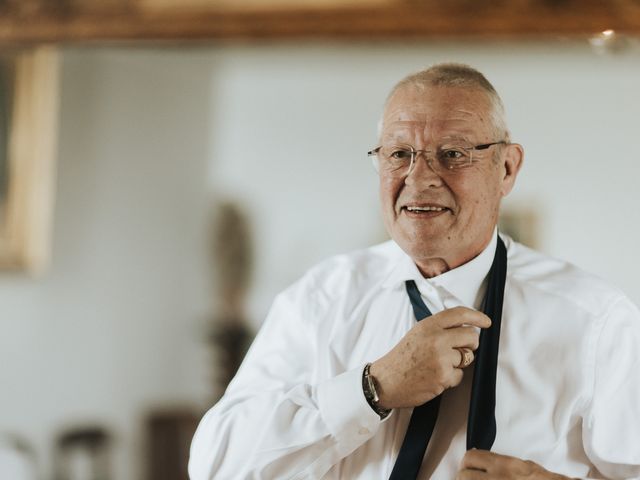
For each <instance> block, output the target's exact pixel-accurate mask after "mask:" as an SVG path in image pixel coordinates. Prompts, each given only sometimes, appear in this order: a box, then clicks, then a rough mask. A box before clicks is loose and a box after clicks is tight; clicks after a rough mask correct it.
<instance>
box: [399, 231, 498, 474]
mask: <svg viewBox="0 0 640 480" xmlns="http://www.w3.org/2000/svg"><path fill="white" fill-rule="evenodd" d="M506 274H507V249H506V247H505V245H504V242H503V241H502V239H501V238H500V237H499V236H498V244H497V246H496V254H495V256H494V258H493V264H492V265H491V270H489V275H488V278H487V292H486V294H485V297H484V300H483V308H482V310H483V312H484V313H485V314H486V315H487V316H488V317H489V318H491V322H492V323H491V327H490V328H487V329H483V330H482V331H481V333H480V346H479V347H478V350H476V352H475V369H474V374H473V383H472V389H471V400H470V403H469V419H468V424H467V449H471V448H479V449H483V450H490V449H491V446H492V445H493V442H494V440H495V437H496V418H495V405H496V372H497V367H498V346H499V342H500V322H501V319H502V304H503V298H504V286H505V282H506ZM405 286H406V290H407V294H408V295H409V299H410V300H411V306H412V307H413V313H414V314H415V317H416V320H418V321H420V320H423V319H425V318H427V317H429V316H430V315H431V312H430V311H429V309H428V308H427V306H426V305H425V304H424V302H423V301H422V297H421V296H420V291H419V290H418V287H417V286H416V284H415V282H414V281H413V280H408V281H407V282H406V284H405ZM440 398H441V396H437V397H435V398H433V399H431V400H429V401H428V402H427V403H425V404H423V405H420V406H419V407H416V408H414V409H413V412H412V414H411V420H410V421H409V426H408V427H407V433H406V434H405V437H404V440H403V442H402V447H400V452H399V454H398V458H397V459H396V463H395V465H394V466H393V471H392V472H391V476H390V477H389V480H414V479H416V478H417V477H418V472H419V471H420V466H421V465H422V460H423V458H424V454H425V452H426V450H427V446H428V444H429V440H430V439H431V435H432V434H433V430H434V428H435V425H436V419H437V418H438V410H439V407H440Z"/></svg>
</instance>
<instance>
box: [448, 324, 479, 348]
mask: <svg viewBox="0 0 640 480" xmlns="http://www.w3.org/2000/svg"><path fill="white" fill-rule="evenodd" d="M443 335H444V336H445V338H446V340H445V341H446V342H447V344H448V345H451V346H452V347H454V348H457V347H461V348H470V349H471V350H477V349H478V345H479V344H480V332H478V330H477V329H476V327H456V328H449V329H447V330H445V331H444V332H443Z"/></svg>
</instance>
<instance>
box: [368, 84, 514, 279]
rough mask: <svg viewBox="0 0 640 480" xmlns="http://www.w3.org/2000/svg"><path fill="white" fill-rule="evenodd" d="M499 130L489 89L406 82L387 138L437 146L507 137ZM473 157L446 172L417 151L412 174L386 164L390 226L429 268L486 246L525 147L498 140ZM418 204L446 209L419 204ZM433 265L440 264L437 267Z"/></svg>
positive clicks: (383, 190) (389, 109) (383, 183)
mask: <svg viewBox="0 0 640 480" xmlns="http://www.w3.org/2000/svg"><path fill="white" fill-rule="evenodd" d="M495 136H496V134H495V132H494V131H493V124H492V122H491V104H490V102H489V99H488V97H487V95H486V94H485V93H484V92H483V91H481V90H475V89H473V90H470V89H465V88H461V87H428V88H426V89H422V90H420V89H418V88H416V87H413V86H407V87H403V88H401V89H400V90H399V91H397V92H396V93H395V94H394V95H393V96H392V97H391V98H390V99H389V102H388V103H387V106H386V108H385V112H384V117H383V126H382V132H381V137H380V143H381V145H398V144H402V145H410V146H412V147H413V148H415V149H416V150H428V151H430V152H435V151H436V149H437V148H438V147H440V146H442V145H444V144H448V145H450V144H458V145H459V144H467V145H480V144H485V143H491V142H496V141H501V140H504V139H503V138H495ZM429 157H430V158H433V156H432V155H431V154H429ZM473 159H474V162H473V163H472V164H471V165H470V166H468V167H466V168H464V169H461V170H457V171H447V172H444V173H441V174H439V175H438V174H436V173H435V172H434V171H433V169H432V168H431V167H430V166H429V165H428V163H427V161H426V160H425V156H424V155H419V156H418V158H417V159H416V163H415V165H414V167H413V169H412V171H411V173H410V174H409V175H405V176H400V177H394V176H391V175H388V174H385V173H384V172H383V171H382V170H381V174H380V198H381V203H382V211H383V217H384V221H385V226H386V228H387V231H388V232H389V234H390V235H391V237H392V238H393V239H394V240H395V241H396V242H397V243H398V245H400V247H401V248H402V249H403V250H404V251H405V252H407V254H409V255H410V256H411V257H412V258H413V260H414V261H415V262H416V264H417V265H418V267H419V268H420V270H421V271H422V273H423V274H425V275H427V276H432V275H435V274H437V273H442V272H443V271H446V270H448V269H450V268H455V267H457V266H459V265H461V264H463V263H466V262H467V261H469V260H471V259H472V258H474V257H475V256H476V255H478V254H479V253H480V252H481V251H482V250H483V249H484V248H485V247H486V245H487V244H488V242H489V241H490V239H491V235H492V233H493V230H494V227H495V225H496V223H497V219H498V209H499V206H500V200H501V198H502V197H503V196H504V195H506V194H507V193H509V191H510V190H511V188H512V187H513V183H514V182H515V177H516V175H517V172H518V169H519V168H520V164H521V160H522V148H521V147H520V145H516V144H511V145H509V146H504V145H495V146H492V147H490V148H489V149H487V150H479V151H474V152H473ZM433 161H435V160H433ZM413 207H422V208H425V207H436V208H438V209H441V210H431V211H416V210H415V209H413ZM412 210H413V211H412ZM434 265H440V267H436V270H435V271H434Z"/></svg>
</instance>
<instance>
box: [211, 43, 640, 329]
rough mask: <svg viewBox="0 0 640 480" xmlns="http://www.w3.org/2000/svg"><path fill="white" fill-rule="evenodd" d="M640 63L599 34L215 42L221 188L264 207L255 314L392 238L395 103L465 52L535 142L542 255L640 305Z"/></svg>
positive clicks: (257, 209) (520, 132)
mask: <svg viewBox="0 0 640 480" xmlns="http://www.w3.org/2000/svg"><path fill="white" fill-rule="evenodd" d="M639 58H640V52H638V51H632V52H629V53H628V54H625V55H619V56H611V57H602V56H598V55H596V54H594V53H593V52H592V51H591V50H590V48H589V47H588V45H587V44H586V42H585V43H566V42H558V43H547V44H517V45H513V44H489V43H487V44H482V43H480V44H475V45H468V44H449V43H443V44H436V45H395V46H382V45H377V46H364V45H361V46H343V45H332V46H299V47H285V46H280V47H278V46H267V47H238V48H226V49H223V50H218V51H216V53H215V62H214V63H215V65H214V68H215V72H214V74H213V75H214V94H213V96H212V102H213V105H212V109H213V112H214V119H215V120H214V125H213V130H212V131H211V138H212V139H214V141H212V150H211V155H212V159H213V162H212V165H213V169H212V172H211V184H212V185H213V186H214V189H215V190H218V191H219V190H220V189H224V190H225V191H229V192H232V193H233V194H234V195H237V196H239V197H241V198H244V200H245V202H246V203H247V205H249V206H250V207H251V208H252V215H253V217H254V220H255V222H256V232H257V236H258V237H259V239H260V245H261V251H260V262H259V265H258V272H257V279H258V282H257V287H256V289H255V291H254V295H253V299H252V306H253V310H252V311H253V312H254V317H255V318H256V319H257V320H258V321H259V320H260V319H261V318H262V317H263V316H264V313H265V310H266V308H267V306H268V303H269V300H270V299H271V298H272V297H273V295H274V294H275V293H276V292H277V291H278V290H280V289H281V288H282V287H283V286H284V285H285V284H287V283H289V282H291V281H292V280H293V279H294V278H296V277H297V276H298V275H299V273H300V270H301V267H302V266H308V265H310V264H312V263H314V262H316V261H318V260H319V259H321V258H323V257H325V256H326V255H329V254H332V253H336V252H340V251H344V250H345V249H347V250H348V249H352V248H358V247H361V246H363V245H367V244H369V243H372V242H374V241H377V240H378V239H380V238H383V235H384V234H383V232H382V229H381V227H380V221H379V219H378V205H377V196H376V195H377V193H376V177H375V174H374V172H373V171H372V169H371V168H370V165H369V162H368V161H367V159H366V157H365V152H366V151H367V150H368V149H369V148H370V147H372V146H374V145H375V143H376V138H375V126H376V122H377V119H378V117H379V115H380V112H381V106H382V102H383V100H384V98H385V96H386V93H387V92H388V90H389V88H390V87H391V86H392V85H393V84H394V83H395V82H396V81H397V80H398V79H399V78H400V77H401V76H403V75H404V74H405V73H408V72H411V71H414V70H416V69H418V68H420V67H422V66H425V65H428V64H431V63H434V62H438V61H451V60H454V61H461V62H466V63H470V64H471V65H474V66H476V67H477V68H479V69H480V70H481V71H483V72H484V73H485V74H486V75H487V76H488V77H489V79H490V80H491V81H493V82H494V84H495V86H496V88H497V89H498V91H499V92H500V93H501V95H502V97H503V100H504V102H505V104H506V108H507V115H508V119H509V120H510V126H511V130H512V137H513V139H514V141H518V142H520V143H522V144H523V145H524V147H525V151H526V163H525V167H524V170H523V171H522V173H521V176H520V179H519V181H518V185H517V187H516V190H515V191H514V192H513V193H512V195H511V196H510V198H509V199H508V203H510V204H512V205H515V206H518V205H528V206H534V207H535V208H536V209H537V210H538V211H539V218H540V223H541V231H540V240H541V248H542V249H543V250H545V251H546V252H548V253H550V254H552V255H555V256H559V257H563V258H567V259H569V260H571V261H573V262H575V263H577V264H578V265H580V266H582V267H583V268H586V269H588V270H590V271H592V272H595V273H597V274H599V275H601V276H603V277H605V278H607V279H609V280H611V281H612V282H614V283H616V284H617V285H619V286H620V287H622V288H623V289H624V290H625V291H626V292H627V293H628V294H629V295H630V296H631V297H632V298H633V299H634V300H635V301H636V302H638V303H640V283H639V282H637V281H635V272H634V269H633V265H634V264H635V263H636V262H637V256H636V245H639V244H640V225H639V224H638V222H637V221H636V212H637V211H638V208H639V207H640V192H639V191H638V189H637V188H636V182H637V178H638V175H639V174H640V166H639V165H640V150H638V149H637V148H635V147H634V142H635V138H636V137H637V131H638V127H637V125H638V122H637V119H638V118H640V92H639V91H638V85H640V62H638V59H639Z"/></svg>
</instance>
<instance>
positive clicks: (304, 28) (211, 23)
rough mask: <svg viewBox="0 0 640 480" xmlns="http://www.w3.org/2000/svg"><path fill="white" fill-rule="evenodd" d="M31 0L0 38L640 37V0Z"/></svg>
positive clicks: (2, 22)
mask: <svg viewBox="0 0 640 480" xmlns="http://www.w3.org/2000/svg"><path fill="white" fill-rule="evenodd" d="M23 1H26V2H27V5H29V3H28V2H29V1H30V2H31V3H30V5H31V8H25V7H22V8H18V7H16V5H20V3H18V2H12V1H10V0H9V1H7V0H4V2H3V1H2V0H0V43H1V44H5V45H8V44H32V43H41V42H54V43H55V42H64V43H73V42H113V41H125V42H139V41H158V40H161V41H207V40H259V39H290V40H296V39H318V38H331V39H360V40H368V39H386V38H404V39H406V38H458V39H460V38H461V39H464V38H470V39H472V38H497V39H499V38H540V37H552V36H569V37H581V36H585V35H591V34H594V33H597V32H600V31H602V30H605V29H615V30H617V31H619V32H621V33H626V34H629V35H640V0H609V1H596V0H537V1H533V0H484V1H481V0H473V1H472V0H447V1H443V0H422V1H404V2H397V3H388V4H382V5H380V4H378V5H377V6H376V5H372V6H371V7H363V6H358V7H349V6H348V2H346V5H347V6H345V7H340V8H338V7H331V8H320V7H306V8H302V7H299V8H295V9H294V8H276V7H273V8H268V9H267V8H262V9H256V8H254V9H243V10H240V9H234V8H231V7H228V8H220V7H218V8H214V7H213V6H212V7H211V8H200V9H195V8H190V9H189V8H180V7H179V4H180V0H175V1H176V5H177V6H176V7H171V8H164V9H163V8H154V9H144V8H141V7H139V6H138V7H136V4H129V3H127V0H120V1H119V2H113V4H112V5H111V6H110V7H104V6H103V8H100V9H97V8H96V9H91V8H86V7H85V8H81V7H77V6H74V5H76V4H75V3H69V2H68V1H66V2H65V1H64V0H55V1H52V0H49V2H47V3H46V4H47V5H49V7H48V8H45V7H43V6H42V5H44V4H45V3H39V2H44V0H23ZM94 1H95V0H94ZM87 2H88V3H87V4H88V5H90V4H91V2H90V1H89V0H87ZM39 5H40V6H39ZM51 5H53V7H51ZM360 5H361V3H360Z"/></svg>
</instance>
